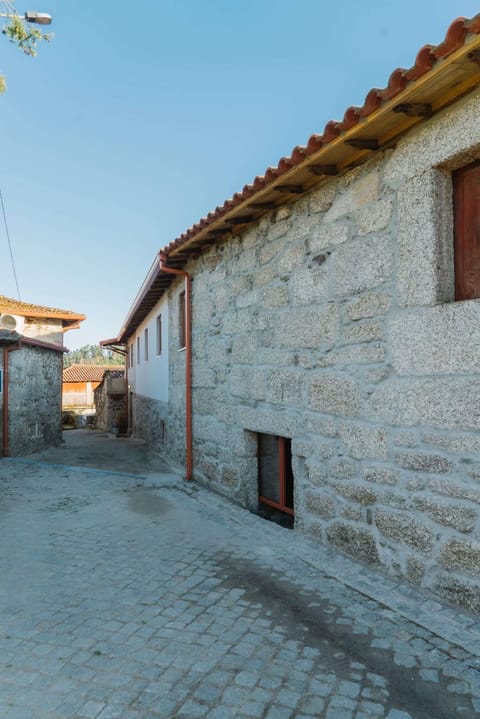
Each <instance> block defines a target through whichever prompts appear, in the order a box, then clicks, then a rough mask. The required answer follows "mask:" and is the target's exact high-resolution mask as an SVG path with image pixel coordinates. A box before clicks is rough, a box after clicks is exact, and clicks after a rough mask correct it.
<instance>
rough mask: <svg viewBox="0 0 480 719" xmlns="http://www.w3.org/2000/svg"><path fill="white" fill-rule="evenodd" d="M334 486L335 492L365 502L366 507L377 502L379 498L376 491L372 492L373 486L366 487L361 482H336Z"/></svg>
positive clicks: (360, 502)
mask: <svg viewBox="0 0 480 719" xmlns="http://www.w3.org/2000/svg"><path fill="white" fill-rule="evenodd" d="M333 486H334V488H335V492H337V494H339V495H340V496H342V497H345V499H351V500H353V501H354V502H358V504H363V505H364V506H365V507H368V506H369V505H371V504H375V502H376V500H377V495H376V494H375V492H372V490H371V488H369V487H364V486H363V485H361V484H351V483H343V482H342V483H340V482H335V483H334V485H333Z"/></svg>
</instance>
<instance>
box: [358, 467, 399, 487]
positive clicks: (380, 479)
mask: <svg viewBox="0 0 480 719" xmlns="http://www.w3.org/2000/svg"><path fill="white" fill-rule="evenodd" d="M399 476H400V473H399V471H398V470H396V469H392V468H391V466H390V465H387V464H386V465H381V464H379V465H377V464H373V465H365V466H364V467H363V468H362V477H363V479H366V480H367V482H374V483H375V484H388V485H391V486H393V485H395V484H397V482H398V480H399Z"/></svg>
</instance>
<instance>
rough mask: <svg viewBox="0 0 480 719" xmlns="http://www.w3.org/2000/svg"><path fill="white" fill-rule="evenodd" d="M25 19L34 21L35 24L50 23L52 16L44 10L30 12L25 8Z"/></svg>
mask: <svg viewBox="0 0 480 719" xmlns="http://www.w3.org/2000/svg"><path fill="white" fill-rule="evenodd" d="M25 20H26V21H27V22H32V23H35V24H36V25H50V24H51V22H52V16H51V15H48V13H46V12H32V11H31V10H27V12H26V13H25Z"/></svg>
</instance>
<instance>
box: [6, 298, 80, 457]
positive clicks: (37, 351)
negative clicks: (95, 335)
mask: <svg viewBox="0 0 480 719" xmlns="http://www.w3.org/2000/svg"><path fill="white" fill-rule="evenodd" d="M84 319H85V315H81V314H77V313H75V312H70V311H69V310H60V309H54V308H51V307H44V306H42V305H34V304H30V303H28V302H20V301H17V300H14V299H11V298H9V297H5V296H3V295H0V436H1V440H2V455H3V456H4V457H14V456H18V455H22V454H27V453H30V452H36V451H39V450H41V449H43V448H44V447H48V446H51V445H56V444H59V443H60V442H61V396H62V391H61V388H62V367H63V353H64V352H67V349H66V348H65V347H64V346H63V334H64V332H65V331H67V330H69V329H73V328H75V327H79V325H80V322H82V321H83V320H84Z"/></svg>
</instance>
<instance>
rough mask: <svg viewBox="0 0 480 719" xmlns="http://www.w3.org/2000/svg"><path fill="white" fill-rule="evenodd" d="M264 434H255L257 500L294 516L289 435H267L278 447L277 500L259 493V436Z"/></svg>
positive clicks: (260, 460) (260, 463)
mask: <svg viewBox="0 0 480 719" xmlns="http://www.w3.org/2000/svg"><path fill="white" fill-rule="evenodd" d="M264 436H266V435H264V434H258V435H257V465H258V466H257V476H258V501H259V503H260V504H265V505H267V506H268V507H272V508H273V509H277V510H278V511H280V512H283V513H284V514H289V515H290V516H292V517H294V516H295V503H294V502H295V500H294V487H295V478H294V475H293V470H292V440H291V439H290V438H289V437H279V436H278V435H268V436H270V437H272V438H273V439H275V440H276V442H277V448H278V493H279V501H278V502H277V501H276V500H274V499H271V498H270V497H266V496H265V495H264V494H262V493H261V484H262V477H261V474H262V472H261V466H262V456H261V453H260V444H261V438H262V437H264Z"/></svg>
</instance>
